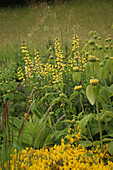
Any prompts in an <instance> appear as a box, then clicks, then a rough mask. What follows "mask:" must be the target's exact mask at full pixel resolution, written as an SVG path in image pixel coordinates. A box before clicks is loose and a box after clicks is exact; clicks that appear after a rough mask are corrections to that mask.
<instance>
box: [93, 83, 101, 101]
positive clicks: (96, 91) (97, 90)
mask: <svg viewBox="0 0 113 170" xmlns="http://www.w3.org/2000/svg"><path fill="white" fill-rule="evenodd" d="M101 91H102V86H101V85H100V84H98V85H96V86H95V87H93V95H94V97H95V99H97V98H98V96H99V94H100V92H101Z"/></svg>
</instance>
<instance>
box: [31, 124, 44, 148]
mask: <svg viewBox="0 0 113 170" xmlns="http://www.w3.org/2000/svg"><path fill="white" fill-rule="evenodd" d="M37 131H38V130H37ZM45 134H46V125H45V126H42V127H41V130H40V132H39V134H38V137H37V139H36V140H35V142H34V147H36V148H39V147H40V146H41V145H42V144H43V142H44V138H45V136H46V135H45Z"/></svg>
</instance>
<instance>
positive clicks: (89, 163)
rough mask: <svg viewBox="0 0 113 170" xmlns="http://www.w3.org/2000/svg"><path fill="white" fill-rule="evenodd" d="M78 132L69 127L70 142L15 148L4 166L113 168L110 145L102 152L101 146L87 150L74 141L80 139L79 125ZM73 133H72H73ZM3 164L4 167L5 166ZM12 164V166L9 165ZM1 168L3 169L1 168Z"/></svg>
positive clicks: (61, 169)
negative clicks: (21, 148) (40, 146)
mask: <svg viewBox="0 0 113 170" xmlns="http://www.w3.org/2000/svg"><path fill="white" fill-rule="evenodd" d="M77 129H78V131H79V132H78V134H75V132H74V130H73V129H71V128H70V129H69V131H68V132H69V135H71V137H70V136H69V135H67V139H69V140H70V143H66V144H65V140H64V139H63V138H62V139H61V144H60V145H54V146H52V147H44V148H42V149H33V148H26V149H25V150H22V151H18V152H17V150H16V149H15V150H14V153H13V154H12V155H11V156H12V159H11V160H10V165H9V161H8V162H6V163H4V165H3V166H4V168H5V169H8V168H10V169H11V170H13V169H15V170H19V169H21V170H27V169H29V170H37V169H39V170H45V169H46V170H51V169H59V170H65V169H67V170H70V169H72V170H89V169H91V170H94V169H95V170H111V169H113V162H112V161H110V155H109V154H108V145H107V144H106V145H105V146H104V151H103V152H102V151H101V149H100V146H99V145H97V147H96V148H94V147H93V148H91V150H87V149H86V148H85V147H84V146H82V145H80V144H78V146H75V145H74V142H76V141H79V139H80V132H81V131H80V128H79V126H78V128H77ZM71 133H72V134H71ZM104 160H106V162H104ZM3 166H2V167H3ZM9 166H10V167H9ZM0 170H2V169H1V168H0Z"/></svg>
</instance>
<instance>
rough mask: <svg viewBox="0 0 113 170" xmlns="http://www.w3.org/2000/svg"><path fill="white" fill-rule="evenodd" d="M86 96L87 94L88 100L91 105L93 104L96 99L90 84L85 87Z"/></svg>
mask: <svg viewBox="0 0 113 170" xmlns="http://www.w3.org/2000/svg"><path fill="white" fill-rule="evenodd" d="M86 96H87V98H88V100H89V102H90V103H91V104H92V105H94V104H95V101H96V98H95V96H94V93H93V86H92V85H88V86H87V88H86Z"/></svg>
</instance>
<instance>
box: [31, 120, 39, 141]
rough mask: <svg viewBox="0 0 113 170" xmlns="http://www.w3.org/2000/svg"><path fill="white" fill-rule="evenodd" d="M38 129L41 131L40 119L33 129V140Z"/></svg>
mask: <svg viewBox="0 0 113 170" xmlns="http://www.w3.org/2000/svg"><path fill="white" fill-rule="evenodd" d="M38 129H39V119H37V121H36V123H35V125H34V127H33V130H32V136H33V139H34V138H35V136H36V134H37V131H38Z"/></svg>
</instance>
